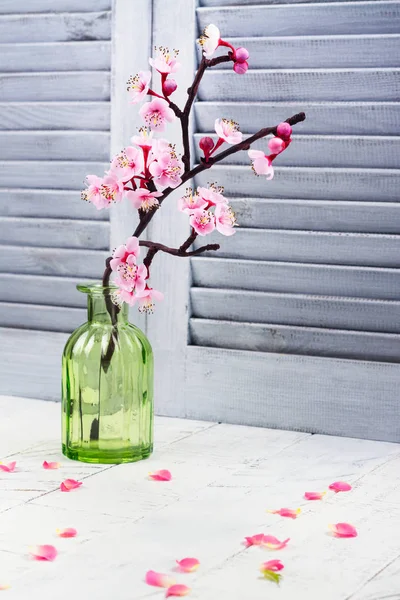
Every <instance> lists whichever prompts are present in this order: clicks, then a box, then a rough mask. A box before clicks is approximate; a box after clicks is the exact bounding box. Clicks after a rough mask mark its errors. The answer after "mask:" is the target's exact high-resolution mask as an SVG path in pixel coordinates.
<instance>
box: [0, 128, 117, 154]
mask: <svg viewBox="0 0 400 600" xmlns="http://www.w3.org/2000/svg"><path fill="white" fill-rule="evenodd" d="M32 158H33V159H34V160H50V161H51V160H84V161H87V160H88V158H89V159H90V160H100V161H104V162H106V161H108V160H109V159H110V134H109V133H108V132H105V131H96V132H92V131H79V132H78V131H62V132H61V131H46V132H38V131H7V132H0V160H32Z"/></svg>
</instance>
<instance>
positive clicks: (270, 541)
mask: <svg viewBox="0 0 400 600" xmlns="http://www.w3.org/2000/svg"><path fill="white" fill-rule="evenodd" d="M288 542H290V538H287V539H286V540H283V541H282V542H281V541H280V540H278V538H276V537H274V536H273V535H265V536H264V541H263V544H262V545H263V546H265V547H266V548H269V549H270V550H282V548H286V546H287V545H288Z"/></svg>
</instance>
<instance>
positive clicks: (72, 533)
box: [56, 527, 78, 538]
mask: <svg viewBox="0 0 400 600" xmlns="http://www.w3.org/2000/svg"><path fill="white" fill-rule="evenodd" d="M56 534H57V535H58V537H60V538H73V537H76V536H77V534H78V532H77V530H76V529H74V528H73V527H67V528H66V529H56Z"/></svg>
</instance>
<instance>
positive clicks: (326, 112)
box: [0, 74, 400, 136]
mask: <svg viewBox="0 0 400 600" xmlns="http://www.w3.org/2000/svg"><path fill="white" fill-rule="evenodd" d="M246 75H247V74H246ZM194 111H195V114H196V123H197V130H198V131H199V132H204V133H205V132H208V131H213V130H214V123H215V120H216V119H219V118H221V117H228V118H229V119H233V120H234V121H236V122H238V123H240V126H241V129H242V131H249V132H250V133H256V132H257V131H259V129H262V128H263V127H268V126H271V125H275V124H276V123H279V122H280V121H283V120H285V119H287V118H288V117H291V116H292V115H294V114H296V113H299V112H301V111H304V112H305V113H306V115H307V118H306V120H305V121H303V123H299V124H298V125H296V131H295V135H296V136H297V135H298V134H301V133H306V134H333V135H338V134H347V135H399V134H400V102H329V101H327V102H308V101H307V102H305V101H304V102H287V101H284V100H282V99H281V101H280V102H253V101H252V102H222V101H221V99H220V100H219V101H215V102H196V103H195V105H194ZM0 114H1V113H0Z"/></svg>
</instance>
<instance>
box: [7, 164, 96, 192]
mask: <svg viewBox="0 0 400 600" xmlns="http://www.w3.org/2000/svg"><path fill="white" fill-rule="evenodd" d="M106 167H107V165H106V164H105V163H98V162H83V161H72V160H71V161H68V162H66V161H64V162H61V161H56V160H53V161H47V162H46V161H35V160H31V161H25V162H23V161H11V160H9V161H0V187H13V186H16V187H17V186H18V187H19V188H46V187H47V188H54V189H59V190H60V189H64V190H81V189H83V188H84V187H85V177H86V175H89V174H91V173H94V174H97V175H99V176H100V177H101V176H102V175H103V173H104V170H105V168H106Z"/></svg>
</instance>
